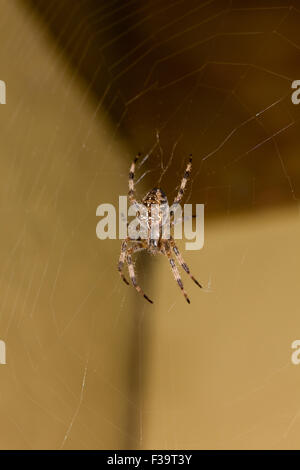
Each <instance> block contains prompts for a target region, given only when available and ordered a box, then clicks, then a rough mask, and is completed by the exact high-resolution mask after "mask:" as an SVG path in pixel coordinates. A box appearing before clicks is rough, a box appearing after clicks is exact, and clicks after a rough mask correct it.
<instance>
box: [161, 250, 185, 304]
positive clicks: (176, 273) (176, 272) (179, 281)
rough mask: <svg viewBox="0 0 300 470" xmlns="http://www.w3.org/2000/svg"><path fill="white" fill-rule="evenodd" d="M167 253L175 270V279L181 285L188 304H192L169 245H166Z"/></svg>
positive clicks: (173, 270)
mask: <svg viewBox="0 0 300 470" xmlns="http://www.w3.org/2000/svg"><path fill="white" fill-rule="evenodd" d="M165 254H166V255H167V257H168V259H169V262H170V265H171V268H172V272H173V276H174V278H175V281H176V282H177V284H178V285H179V287H180V289H181V292H182V293H183V295H184V297H185V300H186V301H187V303H188V304H190V303H191V302H190V299H189V298H188V296H187V293H186V292H185V290H184V287H183V283H182V280H181V277H180V274H179V271H178V269H177V266H176V264H175V261H174V259H173V258H172V255H171V252H170V248H169V246H167V247H166V249H165Z"/></svg>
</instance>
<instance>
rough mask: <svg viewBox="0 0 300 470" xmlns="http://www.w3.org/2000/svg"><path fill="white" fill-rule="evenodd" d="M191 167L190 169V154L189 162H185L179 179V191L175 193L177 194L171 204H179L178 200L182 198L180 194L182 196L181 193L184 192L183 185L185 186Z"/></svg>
mask: <svg viewBox="0 0 300 470" xmlns="http://www.w3.org/2000/svg"><path fill="white" fill-rule="evenodd" d="M191 169H192V155H190V158H189V162H188V164H187V167H186V169H185V172H184V175H183V178H182V180H181V184H180V188H179V191H178V193H177V196H176V197H175V199H174V202H173V204H179V203H180V201H181V199H182V196H183V193H184V190H185V187H186V183H187V182H188V179H189V177H190V173H191Z"/></svg>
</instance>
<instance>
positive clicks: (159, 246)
mask: <svg viewBox="0 0 300 470" xmlns="http://www.w3.org/2000/svg"><path fill="white" fill-rule="evenodd" d="M140 156H141V155H140V154H138V156H137V157H136V158H135V159H134V161H133V162H132V164H131V167H130V171H129V192H128V197H129V201H130V203H131V204H139V203H138V201H137V200H136V198H135V188H134V173H135V165H136V162H137V161H138V159H139V157H140ZM191 168H192V155H190V157H189V162H188V164H187V167H186V170H185V172H184V175H183V178H182V180H181V184H180V188H179V191H178V194H177V196H176V197H175V199H174V202H173V205H174V204H179V203H180V201H181V199H182V197H183V193H184V190H185V187H186V184H187V181H188V179H189V176H190V172H191ZM142 204H143V205H144V206H145V207H146V208H147V210H148V213H149V220H150V223H149V225H148V230H147V238H146V239H145V240H142V239H137V240H135V239H131V238H130V237H127V238H126V239H125V240H124V241H123V242H122V246H121V254H120V258H119V264H118V271H119V273H120V276H121V278H122V279H123V281H124V282H125V283H126V284H127V285H129V282H128V281H127V279H126V278H125V276H124V274H123V267H124V263H127V265H128V271H129V276H130V279H131V282H132V284H133V286H134V287H135V288H136V290H137V291H138V292H139V293H140V294H142V295H143V296H144V297H145V299H147V300H148V302H150V303H153V302H152V300H150V299H149V297H148V296H147V295H146V294H145V293H144V291H143V290H142V289H141V287H140V286H139V285H138V283H137V280H136V277H135V272H134V267H133V262H132V255H133V253H135V252H137V251H141V250H147V251H148V252H150V253H151V254H158V253H161V254H163V255H166V256H167V258H168V260H169V262H170V265H171V269H172V272H173V275H174V278H175V280H176V281H177V283H178V285H179V287H180V289H181V292H182V293H183V295H184V297H185V299H186V301H187V302H188V303H190V299H189V298H188V296H187V293H186V292H185V290H184V287H183V283H182V280H181V277H180V274H179V272H178V269H177V266H176V264H175V261H174V259H173V258H172V253H171V249H172V250H173V252H174V254H175V258H176V260H177V262H178V263H179V264H180V265H181V266H182V267H183V269H184V270H185V272H186V273H187V274H188V275H189V276H190V278H191V279H192V280H193V281H194V282H195V283H196V284H197V286H199V287H202V286H201V285H200V284H199V282H198V281H197V280H196V279H195V278H194V276H192V274H191V273H190V270H189V267H188V266H187V264H186V263H185V262H184V259H183V258H182V256H181V254H180V252H179V250H178V248H177V246H176V244H175V241H174V239H173V238H172V236H170V238H163V236H162V230H161V225H160V227H159V238H158V239H153V238H151V217H150V212H151V206H152V205H153V204H156V205H158V206H162V205H163V204H168V199H167V196H166V195H165V193H164V192H163V191H162V189H160V188H153V189H151V191H149V192H148V193H147V194H146V196H145V197H144V198H143V200H142Z"/></svg>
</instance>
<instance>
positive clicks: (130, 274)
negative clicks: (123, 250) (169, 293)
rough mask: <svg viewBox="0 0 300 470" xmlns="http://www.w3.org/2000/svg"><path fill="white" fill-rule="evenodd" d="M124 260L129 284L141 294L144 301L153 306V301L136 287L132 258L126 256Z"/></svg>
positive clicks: (129, 255) (128, 255)
mask: <svg viewBox="0 0 300 470" xmlns="http://www.w3.org/2000/svg"><path fill="white" fill-rule="evenodd" d="M126 260H127V264H128V271H129V276H130V279H131V282H132V285H133V287H135V288H136V290H137V291H138V292H139V293H140V294H142V295H143V296H144V297H145V299H146V300H148V302H150V303H151V304H153V301H152V300H151V299H149V297H148V296H147V295H146V294H145V293H144V291H143V290H142V288H141V287H140V286H139V285H138V283H137V281H136V277H135V272H134V267H133V263H132V257H131V254H127V257H126Z"/></svg>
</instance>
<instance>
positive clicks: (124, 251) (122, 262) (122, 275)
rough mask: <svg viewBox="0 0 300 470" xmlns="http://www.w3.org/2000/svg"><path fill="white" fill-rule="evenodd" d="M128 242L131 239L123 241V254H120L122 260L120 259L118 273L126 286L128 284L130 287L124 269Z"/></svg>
mask: <svg viewBox="0 0 300 470" xmlns="http://www.w3.org/2000/svg"><path fill="white" fill-rule="evenodd" d="M128 240H129V239H128V238H126V239H125V240H124V241H123V243H122V245H121V253H120V258H119V263H118V271H119V274H120V276H121V278H122V279H123V281H124V282H125V284H127V285H128V286H129V282H128V281H127V279H126V277H125V276H124V274H123V267H124V261H125V258H126V251H127V244H128Z"/></svg>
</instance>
